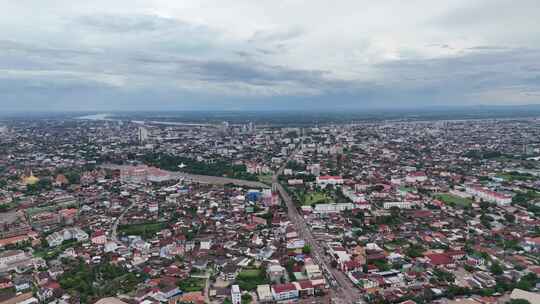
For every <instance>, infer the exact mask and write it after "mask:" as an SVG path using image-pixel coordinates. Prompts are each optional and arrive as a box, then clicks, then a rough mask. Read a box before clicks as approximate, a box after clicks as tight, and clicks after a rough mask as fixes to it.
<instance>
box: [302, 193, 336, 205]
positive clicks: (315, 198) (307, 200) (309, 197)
mask: <svg viewBox="0 0 540 304" xmlns="http://www.w3.org/2000/svg"><path fill="white" fill-rule="evenodd" d="M331 200H332V199H331V198H330V197H329V196H328V195H327V194H326V193H323V192H311V193H306V194H305V195H304V199H303V202H304V203H303V205H315V204H324V203H330V202H331Z"/></svg>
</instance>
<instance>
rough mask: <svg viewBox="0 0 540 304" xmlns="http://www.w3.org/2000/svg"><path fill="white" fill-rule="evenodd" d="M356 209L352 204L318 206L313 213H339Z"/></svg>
mask: <svg viewBox="0 0 540 304" xmlns="http://www.w3.org/2000/svg"><path fill="white" fill-rule="evenodd" d="M354 208H355V205H354V204H352V203H342V204H317V205H315V209H314V210H313V212H315V213H338V212H342V211H345V210H352V209H354Z"/></svg>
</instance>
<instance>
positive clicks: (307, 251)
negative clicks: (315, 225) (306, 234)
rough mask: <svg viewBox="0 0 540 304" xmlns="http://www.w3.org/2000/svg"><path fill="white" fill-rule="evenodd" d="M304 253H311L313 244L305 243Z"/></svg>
mask: <svg viewBox="0 0 540 304" xmlns="http://www.w3.org/2000/svg"><path fill="white" fill-rule="evenodd" d="M302 253H303V254H310V253H311V246H309V245H308V244H306V245H304V247H303V248H302Z"/></svg>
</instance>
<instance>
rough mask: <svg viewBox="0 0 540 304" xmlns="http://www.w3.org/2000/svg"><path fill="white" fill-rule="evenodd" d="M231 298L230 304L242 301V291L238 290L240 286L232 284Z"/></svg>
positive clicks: (239, 303)
mask: <svg viewBox="0 0 540 304" xmlns="http://www.w3.org/2000/svg"><path fill="white" fill-rule="evenodd" d="M231 300H232V304H241V303H242V293H241V292H240V286H238V285H233V286H232V287H231Z"/></svg>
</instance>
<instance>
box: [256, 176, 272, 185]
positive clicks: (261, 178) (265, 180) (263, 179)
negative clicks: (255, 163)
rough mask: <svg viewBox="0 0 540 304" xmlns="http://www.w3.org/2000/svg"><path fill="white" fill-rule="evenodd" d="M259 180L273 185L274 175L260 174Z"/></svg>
mask: <svg viewBox="0 0 540 304" xmlns="http://www.w3.org/2000/svg"><path fill="white" fill-rule="evenodd" d="M257 179H258V180H259V181H260V182H261V183H264V184H267V185H272V174H259V175H257Z"/></svg>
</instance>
